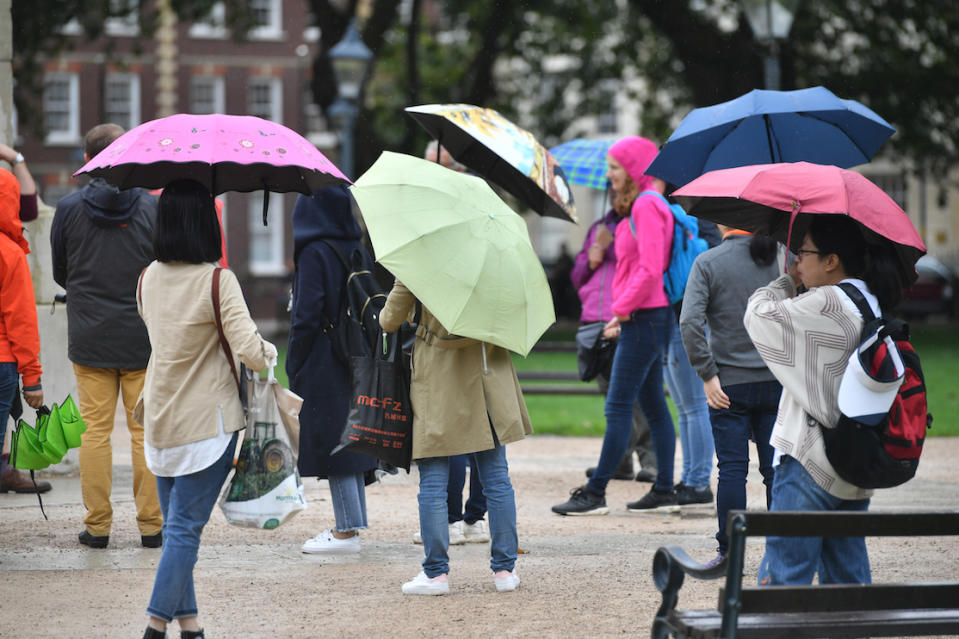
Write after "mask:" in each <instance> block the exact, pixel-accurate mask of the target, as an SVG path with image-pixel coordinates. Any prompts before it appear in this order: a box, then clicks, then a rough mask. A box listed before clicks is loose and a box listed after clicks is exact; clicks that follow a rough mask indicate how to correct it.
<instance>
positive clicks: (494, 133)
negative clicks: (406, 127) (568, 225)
mask: <svg viewBox="0 0 959 639" xmlns="http://www.w3.org/2000/svg"><path fill="white" fill-rule="evenodd" d="M406 112H407V113H409V114H410V116H411V117H412V118H413V119H414V120H416V121H417V122H418V123H419V124H420V125H421V126H422V127H423V128H424V129H426V130H427V131H428V132H429V133H430V135H432V136H433V137H434V138H436V139H437V140H438V141H439V143H440V144H442V145H443V146H444V147H446V150H447V151H449V152H450V155H452V156H453V158H454V159H456V160H457V161H458V162H460V163H462V164H464V165H466V166H467V167H468V168H469V169H470V170H472V171H475V172H476V173H477V174H478V175H481V176H482V177H484V178H486V179H487V180H489V181H490V182H493V183H494V184H496V185H498V186H500V187H502V188H503V189H505V190H506V191H507V192H509V193H511V194H512V195H514V196H516V197H517V198H518V199H519V200H520V201H521V202H522V203H523V204H525V205H526V206H528V207H530V208H531V209H533V210H534V211H536V212H537V213H539V214H540V215H545V216H548V217H556V218H559V219H561V220H566V221H569V222H577V223H578V222H579V218H577V217H576V207H575V206H574V205H573V194H572V192H571V191H570V188H569V181H568V180H567V179H566V174H565V173H564V171H563V167H562V166H561V165H560V164H559V162H557V161H556V158H554V157H553V155H552V154H551V153H550V152H549V151H547V150H546V147H544V146H543V145H542V144H540V143H539V142H538V141H537V140H536V138H535V137H533V134H532V133H530V132H529V131H527V130H525V129H521V128H520V127H518V126H516V125H515V124H513V123H512V122H510V121H509V120H507V119H506V118H504V117H503V116H502V115H500V114H499V113H498V112H496V111H494V110H493V109H486V108H483V107H478V106H473V105H472V104H424V105H421V106H412V107H407V108H406Z"/></svg>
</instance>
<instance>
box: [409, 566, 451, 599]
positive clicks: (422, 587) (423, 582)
mask: <svg viewBox="0 0 959 639" xmlns="http://www.w3.org/2000/svg"><path fill="white" fill-rule="evenodd" d="M403 594H404V595H448V594H450V582H449V578H447V576H446V575H445V574H443V575H440V576H439V577H433V578H432V579H430V578H429V577H427V576H426V573H425V572H423V571H422V570H421V571H420V574H418V575H416V576H415V577H413V580H412V581H407V582H406V583H405V584H403Z"/></svg>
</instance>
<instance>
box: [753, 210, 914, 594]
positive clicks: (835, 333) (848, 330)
mask: <svg viewBox="0 0 959 639" xmlns="http://www.w3.org/2000/svg"><path fill="white" fill-rule="evenodd" d="M796 254H797V255H798V257H799V259H798V260H797V261H796V262H795V263H794V264H793V265H792V266H791V267H790V269H789V273H788V274H786V275H783V276H782V277H780V278H779V279H777V280H775V281H774V282H772V283H770V284H769V285H768V286H764V287H762V288H760V289H758V290H757V291H756V292H755V293H753V295H752V297H750V298H749V303H748V304H747V307H746V314H745V317H744V322H745V326H746V331H747V332H748V333H749V337H750V339H752V341H753V343H754V344H755V345H756V349H757V350H758V351H759V354H760V355H761V356H762V358H763V360H764V361H765V362H766V365H767V366H769V369H770V370H771V371H772V372H773V375H775V376H776V379H778V380H779V382H780V383H781V384H782V386H783V391H782V399H781V400H780V402H779V411H778V414H777V417H776V424H775V426H774V427H773V431H772V435H771V438H770V443H771V444H772V446H773V447H774V448H775V449H776V452H775V457H774V461H773V465H774V466H775V468H776V472H775V477H774V479H773V489H772V504H771V506H770V509H771V510H773V511H782V510H812V511H837V510H843V511H846V510H848V511H865V510H868V508H869V498H870V496H871V495H872V491H871V490H868V489H864V488H860V487H859V486H854V485H852V484H850V483H849V482H846V481H844V480H843V479H842V478H841V477H839V475H838V474H837V473H836V471H835V469H834V468H833V466H832V464H830V463H829V459H828V458H827V457H826V449H825V445H824V444H823V439H822V433H821V429H820V428H819V426H820V425H821V426H825V427H826V428H831V427H834V426H835V425H836V423H837V422H838V421H839V415H840V411H839V406H838V401H837V396H838V392H839V384H840V381H841V379H842V374H843V371H844V370H845V368H846V363H847V362H848V360H849V356H850V354H852V352H853V351H854V350H855V349H856V348H857V346H858V345H859V341H860V334H861V331H862V326H863V319H862V316H861V314H860V312H859V310H858V308H857V307H856V305H855V303H854V302H853V301H852V300H851V299H850V298H849V296H848V295H847V294H846V293H845V292H844V291H843V290H842V288H840V287H839V286H837V284H839V283H840V282H848V283H850V284H852V285H853V286H855V287H856V288H857V289H859V291H860V292H861V293H862V295H863V296H864V297H865V298H866V301H867V302H868V303H869V306H870V307H871V309H872V312H873V313H874V314H875V315H876V317H881V316H882V314H883V311H884V310H886V311H889V310H892V309H893V308H895V307H896V305H897V304H898V303H899V301H900V300H901V299H902V287H901V284H900V282H901V279H900V277H899V275H898V272H897V270H896V266H895V264H896V262H895V260H896V258H895V252H894V248H893V246H892V244H891V242H888V241H884V240H880V239H873V240H870V241H869V242H867V241H866V238H865V236H864V234H863V231H862V229H861V228H860V226H859V225H858V223H857V222H855V221H854V220H853V219H852V218H850V217H848V216H844V215H816V216H814V217H813V220H812V222H811V224H810V225H809V229H808V232H807V233H806V234H805V236H804V237H803V242H802V246H801V247H800V248H799V249H797V250H796ZM800 284H803V285H804V286H805V287H806V289H807V291H806V292H805V293H802V294H799V293H798V291H797V288H798V286H799V285H800ZM817 572H818V573H819V583H822V584H829V583H869V582H870V581H871V576H870V570H869V555H868V553H867V551H866V543H865V541H864V539H863V538H862V537H823V538H815V537H806V538H792V537H790V538H784V537H769V538H767V540H766V555H765V557H764V558H763V560H762V563H761V565H760V570H759V581H760V583H761V584H771V585H793V584H809V583H812V580H813V577H814V576H815V574H816V573H817Z"/></svg>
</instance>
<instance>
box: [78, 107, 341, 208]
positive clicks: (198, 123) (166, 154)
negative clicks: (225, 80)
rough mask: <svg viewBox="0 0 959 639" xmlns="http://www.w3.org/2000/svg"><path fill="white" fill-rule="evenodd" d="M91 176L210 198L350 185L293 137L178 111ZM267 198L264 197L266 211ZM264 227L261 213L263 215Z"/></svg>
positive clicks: (130, 136) (266, 125)
mask: <svg viewBox="0 0 959 639" xmlns="http://www.w3.org/2000/svg"><path fill="white" fill-rule="evenodd" d="M82 173H89V174H90V175H91V176H93V177H102V178H103V179H105V180H106V181H107V182H109V183H110V184H113V185H114V186H116V187H118V188H120V189H127V188H131V187H134V186H139V187H143V188H147V189H159V188H163V187H164V186H166V185H167V184H169V183H170V182H172V181H173V180H177V179H182V178H187V179H191V180H196V181H197V182H200V183H201V184H203V185H204V186H206V187H207V188H209V189H210V192H211V193H212V194H213V195H218V194H220V193H225V192H227V191H241V192H249V191H259V190H261V189H262V190H265V191H274V192H277V193H287V192H291V191H296V192H298V193H304V194H306V195H309V194H311V193H312V192H313V191H315V190H317V189H321V188H323V187H324V186H327V185H329V184H342V183H350V181H349V179H347V177H346V176H345V175H343V173H342V172H341V171H340V170H339V169H338V168H336V167H335V166H334V165H333V163H332V162H330V161H329V160H328V159H327V158H326V156H325V155H323V154H322V153H320V152H319V151H318V150H317V148H316V147H315V146H313V145H312V144H310V142H309V141H307V140H306V139H305V138H304V137H303V136H301V135H300V134H298V133H296V132H295V131H293V130H291V129H289V128H287V127H285V126H283V125H282V124H277V123H275V122H270V121H269V120H264V119H262V118H258V117H254V116H251V115H222V114H212V115H189V114H185V113H180V114H177V115H171V116H168V117H165V118H160V119H158V120H152V121H150V122H146V123H144V124H141V125H140V126H138V127H136V128H134V129H131V130H129V131H127V132H126V133H124V134H123V135H121V136H120V137H119V138H117V139H116V140H114V142H113V143H112V144H111V145H110V146H108V147H107V148H105V149H104V150H103V151H101V152H100V153H98V154H97V156H96V157H95V158H93V159H92V160H90V161H89V162H87V163H86V164H85V165H84V166H83V167H82V168H81V169H80V170H79V171H77V172H76V173H74V175H80V174H82ZM268 200H269V198H264V210H265V207H266V202H267V201H268ZM264 222H265V214H264Z"/></svg>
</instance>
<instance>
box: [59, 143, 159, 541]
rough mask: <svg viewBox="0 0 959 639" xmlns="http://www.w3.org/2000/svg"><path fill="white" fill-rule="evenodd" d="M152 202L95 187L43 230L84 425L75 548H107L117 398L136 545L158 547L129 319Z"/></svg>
mask: <svg viewBox="0 0 959 639" xmlns="http://www.w3.org/2000/svg"><path fill="white" fill-rule="evenodd" d="M122 134H123V129H122V128H120V127H119V126H117V125H115V124H100V125H98V126H95V127H93V128H92V129H90V131H89V132H88V133H87V134H86V136H85V137H84V158H85V160H86V161H89V160H90V158H92V157H94V156H95V155H97V154H98V153H99V152H100V151H102V150H103V149H105V148H106V147H107V146H109V145H110V143H111V142H113V141H114V140H115V139H117V138H118V137H120V135H122ZM155 222H156V200H155V198H154V197H153V196H152V195H150V194H149V193H148V192H147V191H145V190H143V189H138V188H134V189H127V190H124V191H121V190H119V189H117V188H116V187H114V186H112V185H110V184H108V183H107V182H105V181H104V180H103V179H100V178H94V179H93V180H91V181H90V183H89V184H88V185H87V186H85V187H83V188H82V189H80V190H79V191H77V192H75V193H72V194H70V195H68V196H66V197H64V198H63V199H61V200H60V202H59V203H57V211H56V214H55V215H54V218H53V225H52V227H51V229H50V245H51V248H52V249H53V279H54V280H56V282H57V283H58V284H59V285H60V286H62V287H63V288H65V289H66V291H67V337H68V356H69V357H70V361H71V362H73V369H74V373H75V374H76V378H77V389H78V395H79V403H80V414H81V415H82V416H83V420H84V421H85V422H86V424H87V431H86V432H85V433H84V434H83V444H82V445H81V446H80V487H81V492H82V494H83V505H84V506H85V507H86V509H87V514H86V516H85V517H84V519H83V523H84V529H83V531H82V532H81V533H80V536H79V540H80V543H81V544H83V545H85V546H89V547H91V548H105V547H106V546H107V543H108V542H109V540H110V526H111V524H112V523H113V509H112V507H111V506H110V493H111V490H112V486H113V449H112V447H111V445H110V436H111V434H112V432H113V423H114V417H115V414H116V406H117V395H118V394H119V393H122V396H123V405H124V407H125V408H126V413H127V427H128V428H129V430H130V439H131V448H132V456H133V496H134V500H135V502H136V507H137V525H138V526H139V528H140V541H141V544H142V545H143V546H145V547H147V548H156V547H159V546H160V545H161V543H162V535H161V532H160V529H161V527H162V525H163V518H162V515H161V512H160V503H159V500H158V499H157V488H156V479H155V478H154V476H153V473H151V472H150V471H149V469H148V468H147V466H146V462H145V460H144V450H143V426H142V425H140V424H138V423H136V421H135V420H134V419H133V407H134V405H135V404H136V401H137V398H138V397H139V395H140V391H141V390H142V389H143V379H144V376H145V373H146V366H147V361H148V360H149V358H150V339H149V336H148V335H147V330H146V326H145V325H144V324H143V320H141V319H140V315H139V313H138V312H137V303H136V286H137V278H138V277H139V276H140V272H141V271H142V270H143V269H144V268H145V267H146V266H147V265H148V264H149V263H150V262H151V261H153V227H154V224H155Z"/></svg>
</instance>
